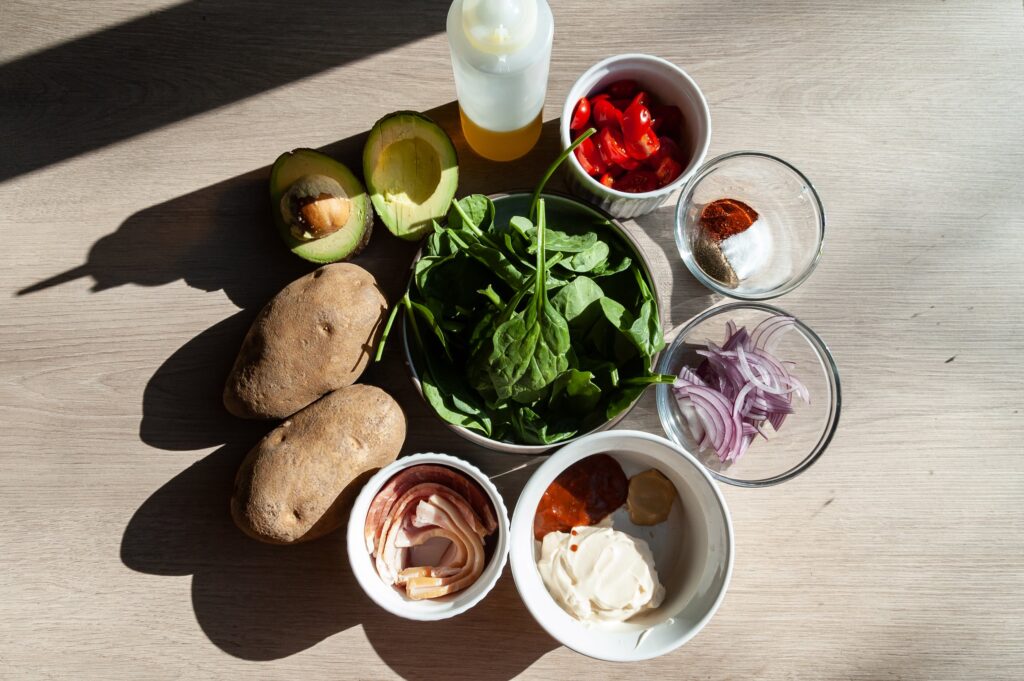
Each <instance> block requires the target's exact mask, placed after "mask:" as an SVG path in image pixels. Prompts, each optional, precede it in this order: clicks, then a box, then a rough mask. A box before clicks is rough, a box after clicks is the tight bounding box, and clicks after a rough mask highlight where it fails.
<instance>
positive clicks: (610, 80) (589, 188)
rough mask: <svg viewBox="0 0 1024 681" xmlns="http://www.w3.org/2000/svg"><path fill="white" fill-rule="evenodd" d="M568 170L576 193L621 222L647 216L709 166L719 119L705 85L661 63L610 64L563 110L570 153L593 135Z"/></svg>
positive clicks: (591, 75)
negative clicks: (714, 120)
mask: <svg viewBox="0 0 1024 681" xmlns="http://www.w3.org/2000/svg"><path fill="white" fill-rule="evenodd" d="M590 127H593V128H596V129H597V134H595V135H593V136H592V137H591V138H589V139H587V140H585V141H584V143H583V144H581V145H580V146H579V147H578V148H577V149H576V151H575V152H574V153H573V155H572V156H571V157H570V158H569V163H567V164H566V168H567V172H568V185H569V188H570V190H571V191H572V192H573V193H574V194H576V195H577V196H580V197H582V198H584V199H586V200H588V201H590V202H591V203H593V204H595V205H597V206H598V207H600V208H602V209H603V210H605V211H607V212H609V213H611V214H612V215H614V216H615V217H618V218H631V217H636V216H638V215H644V214H645V213H650V212H651V211H653V210H655V209H656V208H658V207H659V206H660V205H662V203H664V201H665V199H666V198H667V197H668V196H669V195H670V194H672V193H673V192H675V191H676V190H678V189H681V188H682V187H683V185H685V184H686V182H687V180H689V179H690V178H691V177H692V176H693V174H694V172H696V170H697V168H698V167H700V165H701V164H702V163H703V162H704V158H705V156H706V155H707V151H708V146H709V145H710V142H711V115H710V112H709V111H708V103H707V100H706V99H705V98H704V94H703V93H702V92H701V90H700V88H699V87H698V86H697V83H696V82H694V80H693V79H692V78H691V77H690V76H689V75H688V74H687V73H686V72H685V71H683V70H682V69H681V68H679V67H678V66H676V65H675V64H672V63H671V62H668V61H666V60H664V59H661V58H660V57H654V56H651V55H646V54H625V55H619V56H615V57H609V58H608V59H605V60H604V61H601V62H598V63H597V64H595V65H593V66H592V67H590V68H589V69H587V71H585V72H584V73H583V75H581V76H580V77H579V79H577V80H576V83H575V84H574V85H573V86H572V88H571V89H570V90H569V95H568V97H567V98H566V102H565V106H564V107H563V109H562V120H561V124H560V134H561V139H562V148H563V149H565V148H568V146H569V144H570V143H571V142H572V140H573V139H574V138H575V137H576V136H578V135H579V133H580V132H582V131H583V130H586V129H587V128H590Z"/></svg>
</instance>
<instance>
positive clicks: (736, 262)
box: [719, 218, 772, 281]
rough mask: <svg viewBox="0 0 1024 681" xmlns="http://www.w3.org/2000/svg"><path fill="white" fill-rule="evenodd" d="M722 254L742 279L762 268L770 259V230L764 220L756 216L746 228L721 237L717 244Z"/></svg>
mask: <svg viewBox="0 0 1024 681" xmlns="http://www.w3.org/2000/svg"><path fill="white" fill-rule="evenodd" d="M719 246H720V247H721V249H722V255H724V256H725V259H726V260H728V261H729V264H730V265H732V269H733V271H735V272H736V276H737V277H738V278H739V279H740V280H741V281H742V280H744V279H746V278H748V277H750V276H752V275H754V274H756V273H757V272H758V271H760V270H761V269H763V268H764V267H765V266H766V265H767V264H768V263H769V262H770V261H771V259H772V232H771V229H769V228H768V225H767V224H765V221H764V220H762V219H761V218H758V219H757V220H755V221H754V224H752V225H751V226H750V227H748V228H747V229H745V230H743V231H742V232H740V233H739V234H733V235H732V236H731V237H729V238H728V239H723V240H722V242H721V243H720V244H719Z"/></svg>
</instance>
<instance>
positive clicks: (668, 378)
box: [622, 374, 677, 385]
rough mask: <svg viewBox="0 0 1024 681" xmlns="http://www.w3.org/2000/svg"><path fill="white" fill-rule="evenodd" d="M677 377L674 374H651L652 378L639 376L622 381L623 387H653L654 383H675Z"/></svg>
mask: <svg viewBox="0 0 1024 681" xmlns="http://www.w3.org/2000/svg"><path fill="white" fill-rule="evenodd" d="M676 378H677V377H676V376H673V375H672V374H651V375H650V376H637V377H635V378H627V379H626V380H624V381H622V385H651V384H653V383H675V382H676Z"/></svg>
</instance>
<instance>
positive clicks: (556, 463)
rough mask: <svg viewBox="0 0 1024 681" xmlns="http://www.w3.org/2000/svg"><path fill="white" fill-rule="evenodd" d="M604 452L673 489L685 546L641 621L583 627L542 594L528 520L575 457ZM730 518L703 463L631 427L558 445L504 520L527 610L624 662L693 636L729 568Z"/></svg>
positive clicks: (552, 628) (593, 653)
mask: <svg viewBox="0 0 1024 681" xmlns="http://www.w3.org/2000/svg"><path fill="white" fill-rule="evenodd" d="M602 453H608V454H611V455H612V456H614V457H615V458H616V459H618V460H619V461H620V463H622V464H623V468H626V467H627V464H628V465H629V466H630V467H632V468H634V469H647V468H656V469H657V470H659V471H661V473H662V474H664V475H665V476H666V477H667V478H668V479H669V480H671V481H672V483H673V484H674V485H675V487H676V491H677V493H678V494H679V500H680V502H681V504H682V510H683V514H684V517H685V518H686V521H687V527H686V531H687V532H688V533H689V534H688V535H684V536H685V537H688V538H687V539H686V541H687V542H688V546H689V547H690V548H689V549H688V550H687V551H686V552H685V554H684V555H683V556H681V558H680V560H684V561H685V567H684V568H683V570H682V575H684V576H683V577H682V581H681V582H680V581H679V577H678V576H677V580H676V583H675V584H669V583H666V584H665V586H666V590H667V592H666V596H665V601H664V602H663V603H662V605H661V606H660V607H659V608H657V609H656V610H654V611H653V612H652V616H645V617H644V618H643V619H644V620H645V621H644V623H642V624H641V623H635V622H633V621H626V622H623V623H621V624H616V625H607V626H588V625H586V624H584V623H582V622H580V621H578V620H576V619H575V618H573V617H572V616H571V615H569V614H568V613H567V612H566V611H565V610H563V609H562V607H561V606H560V605H558V603H557V602H556V601H555V599H554V598H552V597H551V594H550V593H548V590H547V587H545V586H544V582H543V580H542V579H541V576H540V571H539V570H538V569H537V562H536V561H537V559H536V555H537V554H536V549H535V546H536V544H537V542H536V541H535V539H534V535H533V520H534V515H536V512H537V504H538V502H540V499H541V497H542V496H543V494H544V491H545V490H547V488H548V485H550V484H551V483H552V482H553V481H554V479H555V478H556V477H558V475H559V474H560V473H561V472H562V471H564V470H565V469H566V468H568V467H569V466H571V465H572V464H574V463H576V462H577V461H579V460H580V459H583V458H586V457H588V456H592V455H594V454H602ZM733 554H734V549H733V532H732V520H731V519H730V516H729V509H728V507H727V506H726V504H725V499H724V498H723V497H722V493H721V492H720V491H719V489H718V487H717V485H715V483H714V481H713V480H712V479H711V476H710V475H709V474H708V472H707V471H706V470H705V469H704V467H703V466H702V465H701V464H700V463H699V462H698V461H697V460H696V459H694V458H693V457H692V456H690V455H689V454H687V453H686V452H685V451H684V450H683V449H682V448H681V447H679V446H678V445H676V444H674V443H672V442H670V441H668V440H666V439H665V438H663V437H658V436H657V435H651V434H650V433H644V432H640V431H636V430H609V431H605V432H603V433H594V434H592V435H587V436H586V437H583V438H580V439H579V440H576V441H575V442H573V443H572V444H569V445H566V446H565V447H563V448H562V449H560V450H558V451H557V452H556V453H555V454H553V455H552V456H551V458H549V459H548V460H547V461H546V462H544V464H542V465H541V466H540V468H538V469H537V472H536V473H534V474H533V475H532V476H531V477H530V480H529V481H528V482H527V483H526V486H525V487H524V488H523V493H522V494H521V495H520V497H519V501H518V502H517V503H516V510H515V514H514V515H513V517H512V529H511V542H510V556H511V558H510V560H511V564H512V576H513V577H514V578H515V582H516V588H517V589H518V590H519V595H520V596H521V597H522V599H523V602H524V603H525V604H526V607H527V609H529V611H530V613H531V614H532V615H533V616H534V618H535V619H536V620H537V622H538V623H540V625H541V626H542V627H544V629H546V630H547V632H548V633H549V634H551V636H553V637H554V638H555V639H557V640H558V641H559V642H561V643H562V644H563V645H565V646H566V647H569V648H572V649H573V650H575V651H577V652H579V653H582V654H584V655H587V656H589V657H593V658H597V659H600V660H609V661H611V662H632V661H636V660H646V659H649V658H652V657H657V656H658V655H663V654H665V653H667V652H669V651H671V650H674V649H675V648H678V647H679V646H681V645H683V644H684V643H686V642H687V641H689V640H690V639H691V638H693V637H694V636H696V635H697V632H699V631H700V630H701V629H702V628H703V627H704V625H705V624H707V623H708V621H709V620H710V619H711V616H712V615H714V614H715V611H716V610H718V606H719V605H721V603H722V600H723V599H724V597H725V592H726V589H727V588H728V586H729V579H730V577H731V575H732V565H733Z"/></svg>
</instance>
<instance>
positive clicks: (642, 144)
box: [626, 130, 661, 161]
mask: <svg viewBox="0 0 1024 681" xmlns="http://www.w3.org/2000/svg"><path fill="white" fill-rule="evenodd" d="M660 147H661V140H659V139H658V136H657V135H655V134H654V131H653V130H647V131H646V132H644V134H642V135H640V138H639V139H637V140H633V141H627V142H626V150H627V153H628V154H629V155H630V156H632V157H633V158H635V159H636V160H638V161H643V160H645V159H648V158H650V157H651V154H653V153H654V152H656V151H658V149H659V148H660Z"/></svg>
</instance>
